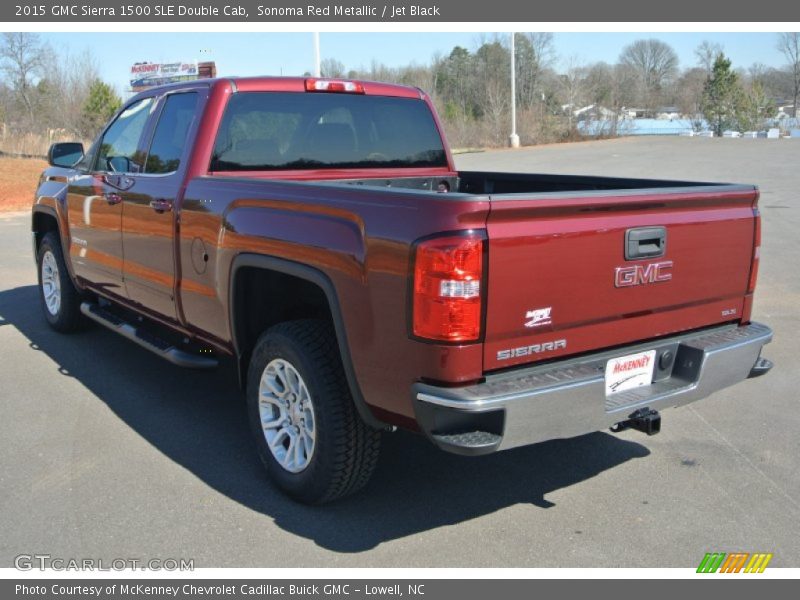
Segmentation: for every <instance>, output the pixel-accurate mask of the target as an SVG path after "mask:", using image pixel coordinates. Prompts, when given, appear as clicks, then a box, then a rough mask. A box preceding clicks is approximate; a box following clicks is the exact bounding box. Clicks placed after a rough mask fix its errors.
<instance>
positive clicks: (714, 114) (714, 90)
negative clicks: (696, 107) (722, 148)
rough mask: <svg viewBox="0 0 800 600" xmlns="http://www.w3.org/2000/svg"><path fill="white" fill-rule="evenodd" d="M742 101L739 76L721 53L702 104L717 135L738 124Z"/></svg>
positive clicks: (712, 70) (702, 108)
mask: <svg viewBox="0 0 800 600" xmlns="http://www.w3.org/2000/svg"><path fill="white" fill-rule="evenodd" d="M740 102H741V87H740V85H739V77H738V76H737V75H736V73H734V72H733V71H732V70H731V61H730V60H729V59H727V58H725V55H724V54H722V53H720V54H718V55H717V58H716V59H715V60H714V66H713V67H712V69H711V75H709V77H708V79H706V83H705V86H704V87H703V99H702V102H701V105H700V108H701V110H702V111H703V115H704V116H705V118H706V120H707V121H708V123H709V124H710V125H711V127H712V129H713V130H714V133H715V135H717V136H722V132H723V131H725V130H726V129H728V128H729V127H733V126H735V125H736V116H737V111H738V109H739V106H740Z"/></svg>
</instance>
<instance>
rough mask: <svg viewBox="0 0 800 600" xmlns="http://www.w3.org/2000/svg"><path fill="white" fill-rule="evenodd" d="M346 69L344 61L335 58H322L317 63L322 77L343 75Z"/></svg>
mask: <svg viewBox="0 0 800 600" xmlns="http://www.w3.org/2000/svg"><path fill="white" fill-rule="evenodd" d="M346 71H347V69H346V68H345V66H344V63H342V62H340V61H338V60H336V59H335V58H323V59H322V61H321V62H320V63H319V72H320V75H321V76H322V77H344V74H345V73H346Z"/></svg>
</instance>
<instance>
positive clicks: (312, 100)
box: [211, 92, 447, 171]
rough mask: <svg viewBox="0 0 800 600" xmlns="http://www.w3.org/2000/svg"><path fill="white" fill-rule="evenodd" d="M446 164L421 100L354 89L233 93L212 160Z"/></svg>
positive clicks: (216, 167) (229, 163)
mask: <svg viewBox="0 0 800 600" xmlns="http://www.w3.org/2000/svg"><path fill="white" fill-rule="evenodd" d="M445 166H447V157H446V155H445V151H444V146H443V144H442V139H441V137H440V136H439V132H438V130H437V128H436V124H435V123H434V120H433V116H432V115H431V112H430V110H429V109H428V106H427V104H426V103H425V102H424V101H422V100H417V99H413V98H387V97H382V96H365V95H360V94H359V95H349V94H324V93H322V94H320V93H306V94H304V93H282V92H240V93H237V94H235V95H234V96H233V97H232V98H231V99H230V101H229V102H228V106H227V108H226V110H225V115H224V117H223V119H222V123H221V124H220V129H219V132H218V134H217V140H216V143H215V145H214V154H213V155H212V158H211V170H212V171H262V170H265V171H268V170H278V169H320V168H342V169H347V168H378V167H445Z"/></svg>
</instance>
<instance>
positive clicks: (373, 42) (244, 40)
mask: <svg viewBox="0 0 800 600" xmlns="http://www.w3.org/2000/svg"><path fill="white" fill-rule="evenodd" d="M493 35H495V34H493V33H491V32H487V33H485V34H479V33H463V32H444V33H322V34H320V40H321V41H320V46H321V54H322V58H335V59H337V60H339V61H341V62H343V63H344V64H345V66H346V67H347V68H359V67H369V65H370V63H371V62H372V60H376V61H378V62H381V63H384V64H386V65H389V66H401V65H405V64H408V63H411V62H416V63H418V64H428V63H429V62H430V59H431V57H432V56H433V55H434V54H436V53H437V52H438V53H440V54H444V55H446V54H448V53H449V52H450V50H451V49H452V48H453V47H454V46H456V45H461V46H464V47H466V48H467V49H469V50H474V49H475V48H477V47H478V46H479V45H480V43H481V40H482V39H490V38H491V37H492V36H493ZM501 35H502V36H504V37H507V36H508V34H507V33H504V34H501ZM41 37H42V38H43V39H44V40H46V41H48V42H49V43H50V44H51V45H52V46H53V47H54V48H55V49H56V50H57V51H58V52H59V53H64V52H68V53H71V54H76V53H79V52H81V51H82V50H84V49H86V48H89V49H90V50H91V51H92V52H93V54H94V55H95V57H96V58H97V61H98V64H99V66H100V70H101V76H102V77H103V79H105V80H106V81H108V82H109V83H112V84H113V85H115V86H116V87H117V88H118V89H119V90H120V91H124V90H125V89H126V87H127V82H128V79H129V73H130V67H131V65H132V64H133V63H135V62H145V61H146V62H172V61H188V60H194V59H197V60H214V61H216V63H217V69H218V72H219V74H220V75H302V74H303V73H304V72H305V71H311V70H313V49H312V34H311V33H272V32H265V33H149V34H148V33H43V34H41ZM553 37H554V46H555V50H556V53H557V56H558V59H559V63H560V65H561V66H563V65H564V64H567V63H568V62H570V61H572V60H573V59H574V61H575V62H577V63H578V64H580V63H589V62H595V61H598V60H603V61H606V62H615V61H616V60H617V58H618V57H619V53H620V51H621V50H622V48H623V47H624V46H625V45H626V44H628V43H630V42H632V41H634V40H636V39H640V38H648V37H654V38H658V39H660V40H663V41H665V42H667V43H668V44H670V45H671V46H672V47H673V48H674V49H675V51H676V52H677V53H678V57H679V58H680V62H681V67H687V66H694V65H695V62H696V59H695V56H694V49H695V48H696V47H697V46H698V45H699V44H700V43H701V42H702V41H703V40H709V41H712V42H717V43H719V44H721V45H722V46H723V48H724V50H725V53H726V54H727V55H728V56H729V57H730V58H731V59H732V60H733V65H734V67H749V66H750V65H751V64H753V63H756V62H760V63H764V64H766V65H769V66H776V67H777V66H782V65H783V64H784V62H785V61H784V59H783V57H782V56H781V54H780V53H779V52H778V50H777V49H776V45H775V44H776V39H777V34H775V33H554V34H553ZM557 66H559V65H557Z"/></svg>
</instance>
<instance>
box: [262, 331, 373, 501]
mask: <svg viewBox="0 0 800 600" xmlns="http://www.w3.org/2000/svg"><path fill="white" fill-rule="evenodd" d="M276 359H281V360H282V361H285V362H286V363H289V364H290V365H291V366H292V367H294V369H295V370H296V371H297V373H299V375H300V376H301V377H302V380H303V382H304V383H305V386H306V388H307V390H308V394H309V396H310V400H311V401H312V402H311V403H312V405H313V421H314V432H315V436H316V438H315V442H314V446H313V452H312V453H311V455H310V457H309V458H308V461H307V466H305V468H303V470H301V471H300V472H291V471H290V470H287V469H286V468H284V466H282V465H281V464H280V463H279V462H278V460H277V459H276V458H275V456H274V455H273V452H272V451H271V450H270V448H269V446H268V444H267V439H266V436H265V433H264V429H263V427H262V422H261V413H260V412H259V386H260V384H261V378H262V375H263V374H264V373H265V371H266V369H267V366H268V365H269V364H270V363H272V361H273V360H276ZM273 364H274V363H273ZM247 411H248V415H249V420H250V426H251V430H252V433H253V438H254V440H255V443H256V447H257V449H258V454H259V456H260V458H261V461H262V462H263V463H264V465H265V467H266V469H267V471H268V473H269V475H270V478H271V479H272V481H273V482H274V483H275V484H276V485H277V486H278V487H279V488H280V489H281V490H283V491H284V492H285V493H286V494H287V495H288V496H290V497H291V498H293V499H295V500H297V501H299V502H303V503H305V504H323V503H325V502H330V501H331V500H335V499H337V498H341V497H343V496H348V495H350V494H353V493H355V492H357V491H358V490H360V489H361V488H362V487H364V485H366V483H367V482H368V481H369V478H370V476H371V475H372V472H373V471H374V469H375V464H376V463H377V460H378V453H379V451H380V440H381V434H380V432H379V431H377V430H375V429H373V428H371V427H370V426H368V425H367V424H366V423H364V421H363V420H362V419H361V417H360V416H359V414H358V411H357V410H356V407H355V405H354V404H353V399H352V397H351V394H350V388H349V386H348V384H347V380H346V378H345V375H344V371H343V368H342V363H341V358H340V356H339V349H338V346H337V344H336V337H335V333H334V331H333V328H332V327H331V326H330V325H329V324H328V323H326V322H325V321H318V320H311V319H309V320H298V321H289V322H286V323H280V324H278V325H275V326H274V327H271V328H270V329H268V330H267V331H265V332H264V333H263V334H262V335H261V337H260V338H259V339H258V342H256V346H255V349H254V351H253V355H252V358H251V361H250V367H249V369H248V375H247ZM286 441H287V444H288V439H287V440H286ZM287 454H288V450H287Z"/></svg>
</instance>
